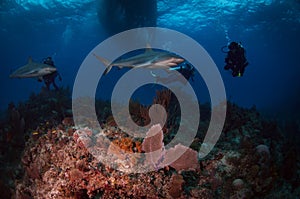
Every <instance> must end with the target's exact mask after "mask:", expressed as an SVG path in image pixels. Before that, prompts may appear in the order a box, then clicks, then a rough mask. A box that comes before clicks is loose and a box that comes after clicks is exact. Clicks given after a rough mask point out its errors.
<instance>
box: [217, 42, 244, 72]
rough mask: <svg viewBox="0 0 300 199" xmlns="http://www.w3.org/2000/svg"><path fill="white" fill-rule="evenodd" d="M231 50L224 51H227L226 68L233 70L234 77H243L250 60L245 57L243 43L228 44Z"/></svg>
mask: <svg viewBox="0 0 300 199" xmlns="http://www.w3.org/2000/svg"><path fill="white" fill-rule="evenodd" d="M225 47H226V46H224V47H223V48H222V52H224V51H223V49H224V48H225ZM228 49H229V51H228V52H224V53H227V57H226V58H225V63H226V65H225V67H224V69H225V70H229V69H231V70H232V76H233V77H237V76H238V77H241V76H243V74H244V72H245V68H246V66H248V64H249V63H248V61H247V59H246V57H245V49H244V48H243V47H242V45H241V43H237V42H234V41H233V42H231V43H230V44H229V46H228Z"/></svg>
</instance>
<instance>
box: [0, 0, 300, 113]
mask: <svg viewBox="0 0 300 199" xmlns="http://www.w3.org/2000/svg"><path fill="white" fill-rule="evenodd" d="M142 2H143V3H141V1H137V0H132V1H130V3H129V2H124V1H121V0H112V1H109V0H102V1H92V0H86V1H79V0H69V1H63V0H61V1H59V0H45V1H43V0H28V1H26V0H22V1H21V0H3V1H1V2H0V21H1V22H0V39H1V47H0V56H1V59H0V60H1V61H0V69H1V84H0V87H1V98H0V108H1V109H6V108H7V105H8V104H9V103H10V102H11V101H13V102H14V103H18V102H19V101H23V100H26V99H27V98H28V97H29V95H30V94H31V93H32V92H36V93H38V92H39V91H40V90H41V87H42V86H44V85H43V83H39V82H38V81H37V80H36V79H10V78H9V74H10V73H11V71H12V70H14V69H16V68H18V67H20V66H22V65H25V64H26V63H27V60H28V57H29V56H32V57H33V59H34V60H36V61H42V60H43V58H45V57H47V56H52V57H53V59H54V61H55V64H56V66H57V68H58V70H59V72H60V74H61V76H62V78H63V80H62V81H61V82H59V81H58V80H57V83H58V84H59V86H65V87H66V86H70V87H72V86H73V83H74V80H75V77H76V74H77V71H78V69H79V67H80V65H81V63H82V62H83V60H84V59H85V57H86V56H87V54H88V53H89V52H90V51H91V50H92V49H93V48H94V47H95V46H97V45H98V44H99V43H100V42H101V41H103V40H105V39H107V38H109V37H110V36H112V35H114V34H116V33H118V32H120V31H124V30H126V29H130V28H135V27H143V26H158V27H164V28H170V29H174V30H176V31H179V32H182V33H184V34H186V35H188V36H190V37H191V38H193V39H195V40H196V41H197V42H199V44H201V45H202V46H203V47H204V48H205V49H206V50H207V52H208V53H209V54H210V56H211V57H212V58H213V60H214V62H215V63H216V65H217V66H218V69H219V71H220V74H221V76H222V78H223V81H224V84H225V89H226V94H227V97H228V98H229V99H230V100H232V101H233V102H235V103H237V104H238V105H240V106H245V107H251V106H253V105H255V106H256V107H258V108H259V109H260V110H263V111H266V112H268V113H272V114H275V115H279V116H280V115H284V116H292V115H294V117H296V116H297V114H299V112H300V108H299V105H298V103H299V99H300V92H299V91H300V80H299V73H300V67H299V62H298V61H299V45H300V39H299V35H300V34H299V33H300V2H299V1H298V0H257V1H253V0H247V1H246V0H243V1H237V0H217V1H215V0H214V1H212V0H206V1H203V0H192V1H183V0H177V1H171V0H157V1H155V0H147V1H142ZM230 41H238V42H242V44H243V46H244V47H245V49H246V57H247V59H248V61H249V63H250V64H249V66H248V67H247V68H246V72H245V74H244V76H243V77H241V78H234V77H232V76H231V74H230V72H228V71H225V70H224V69H223V67H224V58H225V56H226V55H225V54H224V53H222V51H221V48H222V47H223V46H224V45H227V43H228V42H230ZM99 67H100V66H99ZM114 74H116V75H115V76H119V75H120V74H121V73H118V71H114ZM115 76H114V75H111V76H109V77H107V79H110V81H115V80H116V77H115ZM87 78H88V77H87ZM108 82H109V81H108ZM191 84H194V85H196V86H195V87H197V85H199V87H198V91H197V92H198V93H201V92H202V91H203V90H205V88H203V87H205V86H203V81H202V80H201V77H200V76H197V77H196V78H195V81H194V82H191ZM106 87H109V83H107V85H106ZM103 92H104V93H105V91H103ZM141 92H142V94H141V96H142V97H143V95H144V96H145V99H148V98H149V97H148V95H147V94H148V92H147V91H146V90H145V91H143V90H142V91H141ZM208 100H209V97H208V96H207V94H204V95H203V99H200V101H208Z"/></svg>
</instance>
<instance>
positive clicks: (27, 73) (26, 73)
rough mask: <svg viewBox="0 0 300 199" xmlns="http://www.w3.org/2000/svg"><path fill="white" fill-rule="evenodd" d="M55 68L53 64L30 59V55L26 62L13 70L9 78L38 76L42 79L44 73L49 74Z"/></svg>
mask: <svg viewBox="0 0 300 199" xmlns="http://www.w3.org/2000/svg"><path fill="white" fill-rule="evenodd" d="M56 70H57V69H56V68H55V67H54V66H50V65H47V64H42V63H38V62H34V61H32V57H29V58H28V63H27V64H26V65H24V66H21V67H20V68H18V69H17V70H15V71H14V72H12V73H11V74H10V75H9V77H10V78H38V79H42V77H43V76H44V75H48V74H51V73H53V72H55V71H56Z"/></svg>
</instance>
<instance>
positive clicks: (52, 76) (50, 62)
mask: <svg viewBox="0 0 300 199" xmlns="http://www.w3.org/2000/svg"><path fill="white" fill-rule="evenodd" d="M43 63H44V64H47V65H50V66H53V67H55V65H54V62H53V60H52V58H51V57H47V58H45V59H44V61H43ZM57 76H58V78H59V81H61V80H62V78H61V76H60V74H59V73H58V72H57V71H55V72H53V73H50V74H48V75H44V76H43V77H42V79H43V80H44V82H45V85H46V87H47V90H50V85H51V84H53V87H54V88H55V90H58V86H57V85H56V83H55V78H56V77H57ZM39 81H40V82H41V81H42V80H39Z"/></svg>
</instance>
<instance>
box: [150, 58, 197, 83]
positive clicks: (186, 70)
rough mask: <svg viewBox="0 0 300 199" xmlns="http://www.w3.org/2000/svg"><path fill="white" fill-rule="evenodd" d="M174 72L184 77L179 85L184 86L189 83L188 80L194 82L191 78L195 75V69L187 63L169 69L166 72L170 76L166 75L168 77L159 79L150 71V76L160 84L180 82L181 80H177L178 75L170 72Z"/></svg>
mask: <svg viewBox="0 0 300 199" xmlns="http://www.w3.org/2000/svg"><path fill="white" fill-rule="evenodd" d="M174 70H176V71H178V72H179V73H181V75H182V76H184V78H183V79H184V82H182V81H181V83H183V84H186V83H187V82H188V81H189V79H192V81H194V79H193V77H194V75H195V68H194V67H193V66H192V65H191V64H189V63H187V62H184V63H182V64H180V65H179V66H176V67H173V68H169V69H168V71H169V73H170V74H169V75H168V77H160V76H158V75H156V74H154V73H153V72H152V71H151V75H152V76H153V77H155V78H156V81H157V82H162V83H165V84H167V83H172V82H174V81H179V80H182V78H178V73H171V71H174Z"/></svg>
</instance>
